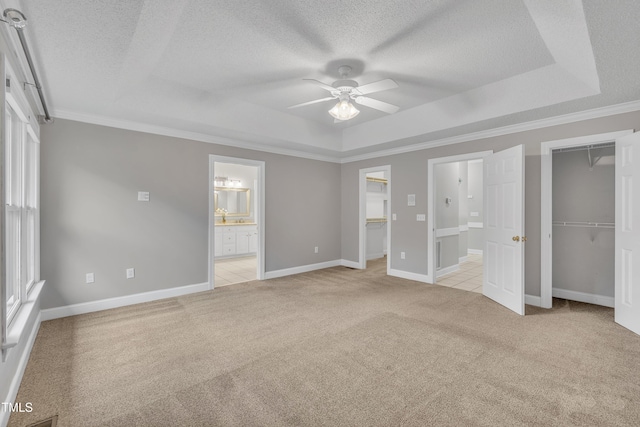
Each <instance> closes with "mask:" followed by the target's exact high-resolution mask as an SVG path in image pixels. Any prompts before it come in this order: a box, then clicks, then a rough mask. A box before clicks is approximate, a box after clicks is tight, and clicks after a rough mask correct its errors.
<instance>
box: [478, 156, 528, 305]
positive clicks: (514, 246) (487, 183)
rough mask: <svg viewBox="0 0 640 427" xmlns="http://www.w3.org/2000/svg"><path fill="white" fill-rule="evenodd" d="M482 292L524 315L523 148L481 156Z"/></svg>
mask: <svg viewBox="0 0 640 427" xmlns="http://www.w3.org/2000/svg"><path fill="white" fill-rule="evenodd" d="M484 229H485V244H484V254H483V255H484V261H483V262H484V280H483V283H482V293H483V294H484V295H485V296H487V297H489V298H491V299H492V300H494V301H496V302H497V303H499V304H502V305H504V306H505V307H507V308H508V309H510V310H513V311H515V312H516V313H518V314H524V242H525V240H526V238H525V237H524V233H523V231H524V147H523V146H522V145H518V146H516V147H513V148H509V149H508V150H504V151H500V152H498V153H495V154H492V155H490V156H487V157H485V161H484Z"/></svg>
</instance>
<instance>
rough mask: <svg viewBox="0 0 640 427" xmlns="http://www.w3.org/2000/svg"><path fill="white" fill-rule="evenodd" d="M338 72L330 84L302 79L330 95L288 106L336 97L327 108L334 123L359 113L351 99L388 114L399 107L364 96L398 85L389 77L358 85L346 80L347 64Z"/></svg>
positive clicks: (348, 69)
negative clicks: (334, 101) (333, 103)
mask: <svg viewBox="0 0 640 427" xmlns="http://www.w3.org/2000/svg"><path fill="white" fill-rule="evenodd" d="M338 72H339V73H340V77H341V79H340V80H336V81H335V82H333V84H332V85H331V86H329V85H328V84H325V83H322V82H320V81H318V80H313V79H304V80H305V81H308V82H311V83H313V84H315V85H317V86H320V87H321V88H322V89H324V90H326V91H328V92H329V93H331V96H328V97H326V98H322V99H316V100H315V101H309V102H303V103H302V104H296V105H292V106H291V107H288V108H298V107H304V106H306V105H311V104H316V103H319V102H325V101H330V100H332V99H337V100H338V103H337V104H336V105H335V106H334V107H333V108H332V109H331V110H329V114H331V116H332V117H333V118H334V119H335V120H334V123H337V122H342V121H346V120H349V119H352V118H354V117H355V116H357V115H358V114H359V113H360V111H359V110H358V109H357V108H356V107H354V106H353V104H352V103H351V100H353V101H354V102H355V103H356V104H359V105H364V106H365V107H369V108H374V109H376V110H380V111H383V112H385V113H388V114H393V113H395V112H397V111H398V110H399V109H400V107H398V106H396V105H393V104H389V103H387V102H383V101H378V100H377V99H373V98H369V97H367V96H364V95H368V94H370V93H374V92H381V91H383V90H388V89H395V88H397V87H398V84H397V83H396V82H395V81H393V80H391V79H384V80H379V81H377V82H373V83H368V84H366V85H363V86H359V85H358V82H356V81H355V80H347V77H348V76H349V73H350V72H351V67H349V66H348V65H343V66H341V67H339V68H338Z"/></svg>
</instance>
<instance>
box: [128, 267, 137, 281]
mask: <svg viewBox="0 0 640 427" xmlns="http://www.w3.org/2000/svg"><path fill="white" fill-rule="evenodd" d="M134 277H136V270H135V268H127V279H133V278H134Z"/></svg>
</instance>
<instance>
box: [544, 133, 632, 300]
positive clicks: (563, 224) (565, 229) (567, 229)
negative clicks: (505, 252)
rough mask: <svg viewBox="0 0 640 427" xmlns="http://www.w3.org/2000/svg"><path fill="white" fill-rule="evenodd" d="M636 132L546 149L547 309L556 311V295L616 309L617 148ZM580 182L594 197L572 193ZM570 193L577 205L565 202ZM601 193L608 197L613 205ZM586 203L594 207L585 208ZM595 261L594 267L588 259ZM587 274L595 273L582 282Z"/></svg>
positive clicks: (566, 141) (562, 142) (558, 143)
mask: <svg viewBox="0 0 640 427" xmlns="http://www.w3.org/2000/svg"><path fill="white" fill-rule="evenodd" d="M631 133H633V131H621V132H611V133H607V134H598V135H591V136H586V137H578V138H570V139H563V140H558V141H548V142H544V143H543V144H542V164H541V174H542V176H541V179H542V181H541V209H542V210H541V233H542V235H541V284H540V300H541V301H540V305H541V307H543V308H551V307H552V298H553V297H554V296H555V297H558V298H563V299H570V300H575V301H581V302H587V303H591V304H599V305H605V306H609V307H613V306H614V289H613V288H614V281H615V265H614V264H615V261H614V258H615V248H614V237H615V220H614V211H615V209H614V207H615V203H616V198H615V176H614V171H615V167H616V166H615V160H614V157H613V156H612V154H613V153H614V148H611V147H614V146H615V141H616V139H618V138H621V137H623V136H625V135H629V134H631ZM606 147H609V148H606ZM605 155H606V156H605ZM598 157H600V159H598ZM605 157H606V158H605ZM580 158H582V161H580ZM554 162H555V164H554ZM581 165H582V168H581V167H580V166H581ZM561 167H562V168H561ZM576 179H578V180H579V181H580V180H581V181H582V182H583V183H584V182H586V183H588V184H590V186H589V187H587V188H585V190H583V192H584V191H587V190H588V191H590V194H578V192H579V191H581V190H579V189H578V188H574V189H573V190H572V189H570V188H569V189H568V188H567V187H568V186H571V185H572V183H575V182H576V181H575V180H576ZM593 185H595V187H593ZM554 191H555V194H554ZM567 191H572V194H571V196H572V197H571V200H572V201H573V202H572V203H565V202H566V200H565V201H563V200H562V199H561V198H560V197H562V196H563V195H565V193H566V192H567ZM600 193H602V194H600ZM598 194H600V196H602V197H604V198H607V197H608V198H609V199H608V200H609V202H608V203H607V202H606V201H605V200H604V199H603V198H602V197H600V198H598V197H599V196H598ZM585 203H586V204H587V205H589V206H582V205H583V204H585ZM576 208H577V209H576ZM589 215H591V216H589ZM591 257H594V260H593V262H589V261H588V260H587V259H586V258H591ZM580 258H582V259H580ZM575 262H580V265H581V266H580V267H579V268H577V269H576V268H575V267H576V266H574V268H572V269H571V271H572V272H573V273H571V274H569V273H567V272H566V271H565V267H566V266H567V265H566V264H567V263H568V264H569V267H570V266H571V264H572V263H573V264H575ZM563 264H564V266H563ZM592 267H593V268H594V270H593V271H591V270H590V269H591V268H592ZM586 269H588V270H589V272H590V273H591V274H589V275H588V276H587V278H586V280H580V279H581V278H582V277H581V274H580V273H581V272H583V271H585V270H586ZM574 279H577V280H574ZM582 279H585V278H582Z"/></svg>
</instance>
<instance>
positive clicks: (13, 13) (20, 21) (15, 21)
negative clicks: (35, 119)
mask: <svg viewBox="0 0 640 427" xmlns="http://www.w3.org/2000/svg"><path fill="white" fill-rule="evenodd" d="M2 15H3V16H4V18H5V19H2V21H4V22H6V23H8V24H9V25H11V26H12V27H13V28H15V29H16V32H17V33H18V38H19V39H20V44H21V45H22V50H23V51H24V56H25V57H26V58H27V63H28V64H29V70H31V75H32V76H33V83H34V84H33V86H35V88H36V90H37V91H38V97H39V98H40V103H41V104H42V111H44V122H45V123H51V122H53V119H52V118H51V116H50V115H49V109H48V108H47V103H46V101H45V100H44V93H43V92H42V86H41V85H40V80H39V79H38V73H36V67H35V65H34V64H33V59H32V58H31V51H30V50H29V46H27V39H26V38H25V37H24V30H23V28H24V27H25V26H26V25H27V18H26V17H25V16H24V13H22V12H20V11H19V10H16V9H5V10H4V12H3V14H2ZM25 84H29V83H25Z"/></svg>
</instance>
